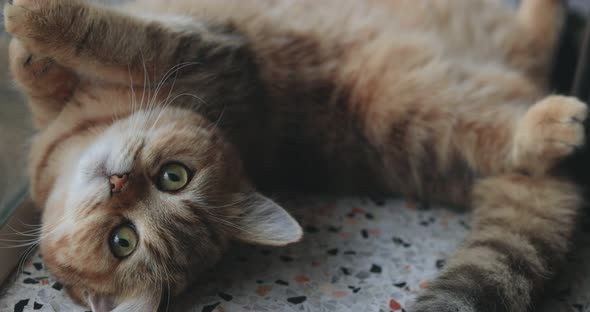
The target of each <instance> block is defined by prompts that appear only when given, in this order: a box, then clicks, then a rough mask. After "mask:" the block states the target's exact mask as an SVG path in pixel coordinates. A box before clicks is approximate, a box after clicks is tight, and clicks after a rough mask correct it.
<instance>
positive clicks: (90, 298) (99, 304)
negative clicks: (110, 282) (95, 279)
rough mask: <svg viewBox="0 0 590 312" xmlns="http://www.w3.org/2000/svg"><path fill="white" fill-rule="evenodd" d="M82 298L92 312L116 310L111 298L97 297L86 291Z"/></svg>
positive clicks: (97, 295)
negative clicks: (84, 298)
mask: <svg viewBox="0 0 590 312" xmlns="http://www.w3.org/2000/svg"><path fill="white" fill-rule="evenodd" d="M84 296H85V297H86V304H87V305H88V307H89V308H90V309H92V312H109V311H113V310H115V308H116V305H115V300H114V298H113V297H112V296H107V295H99V294H96V293H91V292H88V291H84Z"/></svg>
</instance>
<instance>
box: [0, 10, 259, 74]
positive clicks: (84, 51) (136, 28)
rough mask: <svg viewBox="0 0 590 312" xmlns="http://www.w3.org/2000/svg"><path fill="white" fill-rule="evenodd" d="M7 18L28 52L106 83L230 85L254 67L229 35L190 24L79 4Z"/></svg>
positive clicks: (236, 36) (239, 40) (8, 14)
mask: <svg viewBox="0 0 590 312" xmlns="http://www.w3.org/2000/svg"><path fill="white" fill-rule="evenodd" d="M4 15H5V17H6V19H5V26H6V29H7V31H8V32H9V33H11V34H12V35H13V36H15V37H16V38H18V39H19V40H21V42H22V43H23V44H24V45H25V46H26V47H27V48H28V49H29V50H30V51H31V52H33V53H36V54H39V55H43V56H47V57H51V58H52V59H54V60H55V61H56V62H58V63H59V64H62V65H63V66H65V67H68V68H72V69H74V70H75V71H76V72H78V73H79V74H80V75H81V76H90V77H94V78H99V79H102V80H106V81H108V82H115V83H119V84H130V83H133V84H135V85H144V82H146V83H149V84H151V85H154V84H156V83H157V82H159V81H160V80H162V79H165V78H170V79H171V78H176V77H177V76H178V74H179V73H184V76H183V77H186V78H187V79H190V80H191V81H194V80H207V81H211V80H212V79H226V80H227V81H226V84H228V85H230V84H235V81H232V80H231V79H240V78H243V77H242V76H243V75H244V73H245V72H248V71H247V70H244V67H248V68H246V69H250V68H249V66H252V61H251V60H252V58H251V57H249V55H246V54H247V53H248V49H246V41H245V40H244V38H243V37H242V36H240V35H239V34H238V33H237V32H235V31H234V30H233V29H231V27H224V26H222V25H209V24H204V23H200V22H199V21H195V20H192V19H190V18H189V17H183V18H182V19H180V18H178V19H171V21H168V22H167V21H165V19H161V20H154V19H149V18H147V17H141V16H139V15H138V16H133V15H130V14H127V13H124V12H123V11H119V10H116V9H114V8H110V7H106V6H100V5H97V4H91V3H87V2H84V1H81V0H14V1H13V3H12V4H10V3H7V4H6V5H5V7H4ZM167 74H168V75H167ZM233 77H235V78H233Z"/></svg>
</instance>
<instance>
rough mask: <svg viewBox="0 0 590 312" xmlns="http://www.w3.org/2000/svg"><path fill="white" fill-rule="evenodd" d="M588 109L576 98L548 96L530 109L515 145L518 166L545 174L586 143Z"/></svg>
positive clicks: (522, 122) (520, 127)
mask: <svg viewBox="0 0 590 312" xmlns="http://www.w3.org/2000/svg"><path fill="white" fill-rule="evenodd" d="M587 116H588V107H587V105H586V104H584V103H582V102H581V101H579V100H578V99H576V98H574V97H566V96H549V97H547V98H545V99H543V100H541V101H539V102H537V103H536V104H534V105H533V106H532V107H530V108H529V110H528V111H527V112H526V113H525V115H524V116H523V118H522V119H521V120H520V122H519V124H518V126H517V130H516V134H515V141H514V157H515V161H516V163H517V166H519V167H524V168H526V169H528V170H530V171H533V172H545V171H547V170H549V169H551V168H552V167H553V166H555V165H556V164H557V163H558V162H559V161H560V160H561V159H563V158H565V157H567V156H569V155H571V154H572V153H573V152H574V151H575V150H576V149H579V148H581V147H582V146H583V145H584V142H585V139H586V137H585V128H584V121H585V120H586V118H587Z"/></svg>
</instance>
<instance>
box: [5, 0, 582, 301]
mask: <svg viewBox="0 0 590 312" xmlns="http://www.w3.org/2000/svg"><path fill="white" fill-rule="evenodd" d="M562 13H563V3H562V1H559V0H524V1H523V3H522V5H521V7H520V8H519V9H518V11H513V10H512V9H510V8H507V7H505V6H503V5H502V4H501V3H500V2H499V1H496V0H430V1H414V0H397V1H388V0H367V1H358V0H325V1H312V0H300V1H290V0H277V1H268V0H223V1H220V0H177V1H175V2H174V4H169V3H167V2H164V1H162V0H138V1H136V2H131V3H128V4H126V5H124V6H121V7H117V8H111V7H103V6H98V5H91V4H88V3H86V2H83V1H81V0H51V1H48V0H14V1H13V3H12V4H7V5H6V6H5V8H4V14H5V16H6V21H5V23H6V29H7V30H8V31H9V32H10V33H12V34H13V35H14V36H15V37H16V39H14V40H13V42H12V43H11V48H10V58H11V70H12V72H13V74H14V76H15V79H16V81H17V82H18V83H19V85H20V86H21V88H22V89H23V91H24V93H25V94H26V95H27V97H28V99H29V105H30V107H31V110H32V111H33V114H34V117H35V121H36V124H37V125H38V127H39V129H40V130H41V131H40V133H39V135H38V136H37V137H36V138H35V142H34V145H33V148H32V151H31V159H30V162H31V164H30V168H31V169H30V171H31V179H32V187H33V192H32V193H33V197H34V198H35V200H36V202H37V204H38V205H39V206H41V207H43V208H44V222H45V225H46V226H45V231H44V234H45V235H44V238H43V241H42V244H41V248H42V250H43V253H44V255H45V260H46V261H47V264H48V267H49V268H50V269H51V270H52V272H53V273H54V274H55V275H57V277H58V278H59V279H61V280H62V281H63V282H64V284H66V285H67V286H68V289H69V290H70V293H71V294H72V296H73V297H75V298H77V299H78V300H80V301H82V302H88V303H89V304H92V305H97V306H105V305H106V306H109V305H117V304H118V305H119V307H118V308H117V309H119V311H129V310H130V309H132V308H130V307H133V306H138V307H140V309H144V308H146V307H147V306H150V305H151V306H154V304H153V301H154V300H157V298H161V296H163V294H164V293H165V292H170V293H172V294H177V293H178V292H180V291H182V290H183V289H184V288H185V287H186V285H187V284H188V283H190V282H192V281H193V280H194V279H195V278H196V277H198V273H199V272H200V271H201V270H203V269H206V268H207V267H209V266H210V265H212V264H213V263H214V262H215V261H217V260H218V259H219V258H220V257H221V255H222V254H223V252H224V251H225V249H226V248H228V246H229V243H230V242H231V241H235V240H241V241H246V242H250V243H257V244H265V245H284V244H287V243H291V242H294V241H297V240H298V239H299V238H300V236H301V229H300V227H299V226H298V225H297V224H296V222H295V221H294V220H293V219H292V218H291V217H290V216H289V215H288V213H287V212H285V211H284V210H283V209H282V208H280V207H279V206H278V205H277V204H276V203H274V202H273V201H271V200H270V199H268V198H266V197H264V196H263V195H261V194H260V193H258V192H257V191H255V189H256V188H259V189H281V188H297V189H302V190H314V191H317V190H322V191H338V192H350V191H353V192H386V193H402V194H404V195H405V196H412V197H418V198H422V199H424V200H434V201H439V202H446V203H452V204H458V205H463V206H471V207H472V208H473V209H474V212H475V216H474V218H475V220H474V222H475V226H474V229H473V232H472V234H471V235H470V237H469V238H468V239H467V240H466V242H465V244H464V246H463V247H462V248H461V249H460V250H459V251H458V253H457V254H456V255H455V257H454V258H453V259H452V260H451V261H450V262H449V263H448V265H447V267H446V269H445V270H444V271H443V272H442V274H441V276H440V277H439V278H438V279H437V280H436V281H435V282H434V283H433V284H432V286H431V287H430V288H429V289H427V291H426V292H425V293H424V294H423V295H422V296H421V297H420V298H419V299H418V301H417V302H416V304H415V306H414V307H412V308H411V311H420V312H430V311H449V312H450V311H461V312H463V311H464V312H467V311H484V312H486V311H490V312H491V311H510V312H512V311H526V310H527V309H530V308H531V307H532V306H533V304H534V298H535V296H536V295H537V294H539V293H540V292H541V291H542V288H543V284H544V282H545V281H546V279H547V278H549V277H550V276H551V275H552V274H553V272H555V270H556V269H557V268H558V264H559V262H560V260H561V259H562V258H563V257H564V255H565V253H566V252H567V251H568V250H569V246H568V241H569V239H570V237H571V235H572V233H573V229H574V220H575V218H576V215H577V211H578V209H579V208H580V207H581V205H582V198H581V194H580V192H579V191H578V190H577V189H576V187H575V186H574V185H573V184H572V183H571V182H569V181H568V180H565V179H562V178H558V177H555V176H553V174H552V170H553V168H554V167H555V165H556V164H557V163H558V162H559V161H560V160H561V159H562V158H564V157H566V156H568V155H570V154H571V153H572V151H573V150H575V149H576V148H578V147H580V146H581V145H582V144H583V142H584V139H585V137H584V127H583V124H582V122H583V121H584V120H585V119H586V115H587V109H586V106H585V104H583V103H581V102H580V101H578V100H576V99H574V98H569V97H562V96H555V95H550V94H548V91H547V90H546V84H547V74H548V72H549V69H550V60H551V57H552V54H553V49H554V46H555V44H556V41H557V38H558V35H559V31H560V27H561V22H562V16H561V15H562ZM154 16H157V17H154ZM167 161H178V162H182V163H184V164H186V166H187V167H189V168H193V171H194V172H195V174H194V177H193V178H192V180H191V182H190V183H189V184H188V186H187V187H186V188H185V189H183V190H182V191H179V192H178V193H177V194H167V193H163V192H160V191H159V190H158V189H157V187H156V186H155V185H154V175H156V174H157V172H158V170H159V168H160V166H161V165H162V164H164V163H166V162H167ZM120 173H129V174H130V175H129V177H130V178H129V182H128V186H127V187H126V188H125V189H124V190H123V191H122V192H120V193H119V194H110V193H109V184H108V179H107V177H108V176H110V175H112V174H120ZM121 222H132V223H134V224H135V226H136V227H137V228H138V231H139V232H140V240H141V244H140V247H139V248H138V250H137V251H136V252H135V253H134V254H133V255H132V256H131V257H130V258H128V259H125V260H123V261H120V260H117V259H114V257H113V256H112V255H110V253H109V250H108V247H107V246H106V244H105V240H106V238H105V237H106V236H108V235H109V232H110V231H111V230H112V228H113V227H115V226H117V225H118V224H120V223H121ZM140 280H141V282H139V281H140ZM79 285H84V287H79ZM164 288H169V289H164ZM146 298H150V299H149V300H148V299H146ZM154 298H156V299H154ZM107 303H109V304H107ZM109 308H111V307H109ZM154 308H155V307H154ZM97 309H98V308H97Z"/></svg>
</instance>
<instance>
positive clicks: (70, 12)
mask: <svg viewBox="0 0 590 312" xmlns="http://www.w3.org/2000/svg"><path fill="white" fill-rule="evenodd" d="M84 7H85V6H84V3H83V2H81V1H77V0H12V1H9V2H7V3H6V4H5V5H4V26H5V29H6V31H7V32H8V33H10V34H12V35H13V36H14V37H15V38H18V39H19V40H20V41H21V42H22V43H23V44H24V45H25V46H26V47H27V49H28V50H30V51H31V52H33V53H35V54H39V55H45V56H51V55H52V54H53V53H54V51H57V50H59V49H60V47H61V46H63V45H67V43H68V42H69V41H70V40H72V37H73V36H76V34H77V31H78V28H77V27H76V26H77V25H76V24H78V23H80V19H84V18H85V14H83V13H84Z"/></svg>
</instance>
